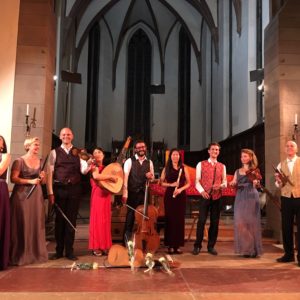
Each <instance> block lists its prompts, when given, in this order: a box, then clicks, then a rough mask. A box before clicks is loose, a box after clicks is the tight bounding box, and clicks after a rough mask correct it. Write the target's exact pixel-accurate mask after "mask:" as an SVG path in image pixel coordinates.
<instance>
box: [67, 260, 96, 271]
mask: <svg viewBox="0 0 300 300" xmlns="http://www.w3.org/2000/svg"><path fill="white" fill-rule="evenodd" d="M98 268H99V265H98V264H97V263H96V262H92V263H76V262H74V263H73V264H72V266H71V271H73V270H97V269H98Z"/></svg>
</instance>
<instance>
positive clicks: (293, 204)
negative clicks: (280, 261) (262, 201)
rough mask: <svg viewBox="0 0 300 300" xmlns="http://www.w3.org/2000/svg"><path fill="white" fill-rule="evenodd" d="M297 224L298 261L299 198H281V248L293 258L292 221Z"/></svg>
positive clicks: (299, 243) (299, 235)
mask: <svg viewBox="0 0 300 300" xmlns="http://www.w3.org/2000/svg"><path fill="white" fill-rule="evenodd" d="M295 217H296V224H297V240H298V241H297V247H298V255H297V258H298V261H300V255H299V249H300V198H293V197H292V198H288V197H281V224H282V239H283V248H284V252H285V254H286V255H288V256H291V257H294V220H295Z"/></svg>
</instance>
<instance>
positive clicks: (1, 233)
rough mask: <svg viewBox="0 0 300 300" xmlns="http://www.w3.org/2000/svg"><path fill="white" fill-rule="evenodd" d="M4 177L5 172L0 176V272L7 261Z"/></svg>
mask: <svg viewBox="0 0 300 300" xmlns="http://www.w3.org/2000/svg"><path fill="white" fill-rule="evenodd" d="M1 161H2V153H0V162H1ZM6 175H7V171H5V172H4V173H3V174H2V175H1V176H0V270H5V269H6V268H7V266H8V261H9V239H10V211H9V194H8V187H7V183H6Z"/></svg>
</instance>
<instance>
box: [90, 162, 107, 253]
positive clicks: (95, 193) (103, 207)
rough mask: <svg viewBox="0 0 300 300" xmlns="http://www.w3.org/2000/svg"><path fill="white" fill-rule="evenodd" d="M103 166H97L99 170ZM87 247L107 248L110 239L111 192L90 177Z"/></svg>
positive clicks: (93, 248)
mask: <svg viewBox="0 0 300 300" xmlns="http://www.w3.org/2000/svg"><path fill="white" fill-rule="evenodd" d="M103 169H104V166H101V167H99V172H100V173H101V171H102V170H103ZM91 186H92V192H91V209H90V227H89V249H92V250H99V249H101V250H108V249H109V248H110V247H111V245H112V240H111V194H110V193H109V192H108V191H106V190H105V189H103V188H101V187H99V186H98V185H97V184H96V182H95V180H94V179H91Z"/></svg>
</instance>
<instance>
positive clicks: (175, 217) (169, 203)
mask: <svg viewBox="0 0 300 300" xmlns="http://www.w3.org/2000/svg"><path fill="white" fill-rule="evenodd" d="M178 174H179V170H175V169H174V168H172V169H171V171H170V174H166V181H167V183H173V182H175V181H177V178H178ZM185 181H186V179H185V173H184V169H183V171H182V174H181V176H180V181H179V187H182V186H183V185H184V184H185ZM174 189H175V188H174V187H167V189H166V193H165V198H164V202H165V203H164V204H165V218H166V226H165V245H166V246H168V247H171V248H174V249H176V248H179V247H182V246H184V216H185V204H186V193H185V191H183V192H181V193H180V194H179V195H177V196H176V197H175V198H173V192H174Z"/></svg>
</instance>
